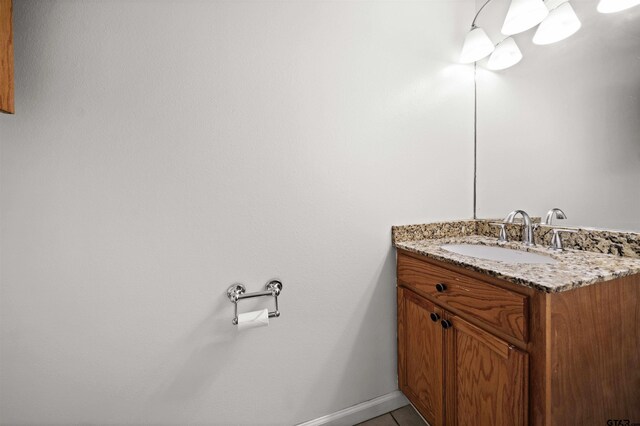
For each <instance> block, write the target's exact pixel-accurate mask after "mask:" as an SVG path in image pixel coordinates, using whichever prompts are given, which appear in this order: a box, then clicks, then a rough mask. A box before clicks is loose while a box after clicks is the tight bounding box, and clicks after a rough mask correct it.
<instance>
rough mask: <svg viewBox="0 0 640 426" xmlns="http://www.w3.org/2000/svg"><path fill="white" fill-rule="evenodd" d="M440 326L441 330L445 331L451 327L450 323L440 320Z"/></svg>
mask: <svg viewBox="0 0 640 426" xmlns="http://www.w3.org/2000/svg"><path fill="white" fill-rule="evenodd" d="M440 325H442V328H444V329H445V330H446V329H447V328H449V327H451V321H449V320H442V321H440Z"/></svg>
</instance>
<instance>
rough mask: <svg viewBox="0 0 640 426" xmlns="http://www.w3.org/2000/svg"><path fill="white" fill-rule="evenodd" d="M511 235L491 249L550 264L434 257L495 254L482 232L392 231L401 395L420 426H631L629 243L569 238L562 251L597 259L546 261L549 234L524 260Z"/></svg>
mask: <svg viewBox="0 0 640 426" xmlns="http://www.w3.org/2000/svg"><path fill="white" fill-rule="evenodd" d="M519 228H520V227H519V226H518V225H517V224H514V225H512V226H510V227H509V234H510V237H511V238H510V240H511V241H516V242H509V243H503V244H501V246H503V247H509V248H512V249H515V250H528V251H530V252H536V253H537V254H540V255H542V256H548V257H549V258H550V259H552V263H538V264H533V263H517V262H515V263H506V262H500V261H494V260H486V259H479V258H474V257H469V256H465V255H461V254H456V253H451V252H449V251H447V250H445V249H443V248H442V246H443V245H446V244H452V243H454V244H461V243H463V244H472V245H487V246H492V245H494V246H495V245H497V239H496V235H494V234H493V232H494V231H493V230H492V229H491V228H490V227H489V226H488V223H486V222H483V221H459V222H447V223H441V224H430V225H417V226H409V227H394V229H393V241H394V245H395V247H396V248H397V250H398V254H397V279H398V287H397V294H398V381H399V387H400V390H401V391H402V392H403V393H404V394H405V395H406V396H407V397H408V398H409V400H410V401H411V402H412V403H413V405H414V406H415V407H416V408H417V409H418V411H419V412H420V413H421V414H422V415H423V417H424V418H425V419H426V420H427V421H428V422H429V423H430V424H431V426H439V425H476V426H477V425H492V426H493V425H559V426H565V425H578V424H579V425H607V424H615V423H612V422H609V423H607V422H608V421H610V420H629V424H633V423H636V422H637V423H640V306H639V305H638V301H640V251H639V252H638V255H637V257H636V256H635V255H634V253H636V251H635V250H636V249H637V248H638V247H640V239H638V237H639V236H638V234H630V235H623V236H620V235H614V237H613V238H611V236H610V235H609V233H606V232H603V233H601V234H599V235H596V237H593V235H588V236H587V237H585V236H584V235H579V233H577V235H572V236H571V240H570V241H568V245H567V247H576V245H578V244H580V241H581V239H584V238H586V240H585V241H588V242H589V244H592V245H593V244H595V247H596V248H593V247H590V246H589V244H583V246H586V247H584V248H587V249H586V250H585V249H581V250H566V251H563V252H554V251H551V250H549V249H546V248H545V239H546V240H548V238H549V236H548V235H547V234H548V233H549V229H538V230H537V231H540V232H539V234H540V235H538V238H539V239H540V242H541V244H539V245H538V246H536V247H535V248H525V247H524V246H522V245H521V243H519V242H518V241H519V240H518V232H519ZM584 232H588V231H584ZM616 238H618V239H616ZM600 239H601V240H602V241H600ZM607 241H608V243H607ZM607 244H609V245H610V247H609V246H607ZM636 244H637V245H638V247H636ZM622 246H623V247H622ZM589 249H591V250H589ZM603 250H611V251H612V252H614V253H623V252H624V253H626V254H628V255H627V256H620V255H611V254H603V253H598V252H596V251H603ZM620 424H625V423H620Z"/></svg>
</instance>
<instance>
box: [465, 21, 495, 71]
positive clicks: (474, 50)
mask: <svg viewBox="0 0 640 426" xmlns="http://www.w3.org/2000/svg"><path fill="white" fill-rule="evenodd" d="M493 49H494V46H493V43H492V42H491V39H490V38H489V36H488V35H487V33H486V32H485V31H484V30H483V29H482V28H479V27H475V28H473V29H471V31H469V33H468V34H467V36H466V37H465V38H464V44H463V45H462V53H460V62H462V63H463V64H470V63H471V62H476V61H479V60H480V59H482V58H484V57H485V56H487V55H488V54H489V53H491V52H493Z"/></svg>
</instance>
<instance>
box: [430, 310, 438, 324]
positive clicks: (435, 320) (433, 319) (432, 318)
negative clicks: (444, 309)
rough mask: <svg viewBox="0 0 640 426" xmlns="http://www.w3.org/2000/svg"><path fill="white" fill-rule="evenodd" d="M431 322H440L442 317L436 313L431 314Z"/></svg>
mask: <svg viewBox="0 0 640 426" xmlns="http://www.w3.org/2000/svg"><path fill="white" fill-rule="evenodd" d="M430 317H431V321H433V322H438V320H439V319H440V315H438V314H436V313H435V312H431V315H430Z"/></svg>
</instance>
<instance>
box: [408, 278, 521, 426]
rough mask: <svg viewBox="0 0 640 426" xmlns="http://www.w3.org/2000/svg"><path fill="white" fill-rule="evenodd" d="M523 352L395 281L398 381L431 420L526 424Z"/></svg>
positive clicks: (433, 422) (439, 422) (438, 422)
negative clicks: (396, 290) (396, 294)
mask: <svg viewBox="0 0 640 426" xmlns="http://www.w3.org/2000/svg"><path fill="white" fill-rule="evenodd" d="M527 357H528V356H527V354H526V353H524V352H522V351H519V350H518V349H516V348H515V347H514V346H512V345H510V344H509V343H507V342H505V341H504V340H502V339H500V338H498V337H496V336H493V335H491V334H490V333H487V332H486V331H484V330H482V329H480V328H478V327H476V326H474V325H472V324H470V323H469V322H467V321H465V320H464V319H462V318H460V317H458V316H455V315H453V314H451V313H450V312H448V311H445V310H443V309H442V308H440V307H439V306H437V305H435V304H434V303H432V302H430V301H429V300H427V299H426V298H424V297H421V296H419V295H418V294H416V293H414V292H413V291H411V290H409V289H407V288H403V287H398V372H399V374H398V381H399V386H400V390H402V392H403V393H404V394H405V395H406V396H407V397H408V398H409V400H410V401H411V402H412V403H413V404H414V405H415V406H416V407H417V408H418V411H420V413H421V414H422V415H423V417H424V418H425V419H426V420H427V421H428V422H429V424H430V425H431V426H440V425H444V424H447V425H460V426H462V425H484V424H486V425H495V426H499V425H505V426H507V425H511V426H518V425H524V424H526V404H525V399H526V390H527V388H526V383H527V370H526V368H527V359H528V358H527ZM445 383H446V385H445ZM445 407H446V410H445Z"/></svg>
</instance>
